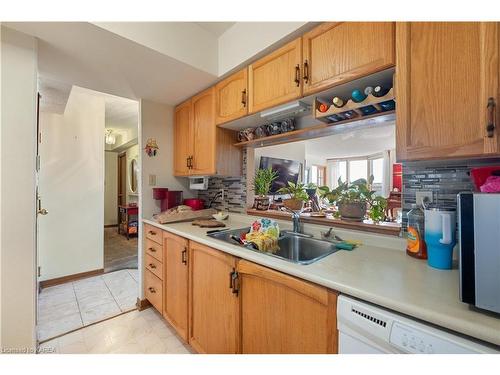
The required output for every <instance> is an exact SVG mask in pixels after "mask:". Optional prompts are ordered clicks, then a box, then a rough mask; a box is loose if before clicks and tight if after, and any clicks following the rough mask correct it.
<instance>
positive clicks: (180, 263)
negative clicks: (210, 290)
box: [163, 232, 189, 340]
mask: <svg viewBox="0 0 500 375" xmlns="http://www.w3.org/2000/svg"><path fill="white" fill-rule="evenodd" d="M163 250H164V254H163V256H164V259H165V263H164V276H163V280H164V283H165V284H164V299H165V300H164V303H163V306H164V316H165V319H167V320H168V321H169V323H170V324H172V325H173V326H174V328H175V329H176V330H177V333H178V334H179V336H181V337H182V338H183V339H184V340H187V337H188V277H189V275H188V259H187V257H188V241H187V240H186V239H185V238H182V237H179V236H176V235H173V234H171V233H168V232H164V234H163Z"/></svg>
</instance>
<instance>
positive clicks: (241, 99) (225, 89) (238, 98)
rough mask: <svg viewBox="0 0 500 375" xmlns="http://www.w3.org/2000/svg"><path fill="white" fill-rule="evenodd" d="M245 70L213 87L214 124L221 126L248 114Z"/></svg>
mask: <svg viewBox="0 0 500 375" xmlns="http://www.w3.org/2000/svg"><path fill="white" fill-rule="evenodd" d="M247 71H248V70H247V68H245V69H243V70H240V71H239V72H238V73H235V74H233V75H232V76H230V77H228V78H226V79H225V80H223V81H221V82H219V83H218V84H217V85H215V123H216V124H222V123H224V122H228V121H231V120H235V119H237V118H240V117H243V116H245V115H246V114H247V113H248V87H247V84H248V75H247Z"/></svg>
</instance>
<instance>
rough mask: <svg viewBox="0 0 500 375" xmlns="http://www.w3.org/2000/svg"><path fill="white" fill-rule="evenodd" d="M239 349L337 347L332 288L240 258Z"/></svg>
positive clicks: (270, 351) (323, 350)
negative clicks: (240, 339)
mask: <svg viewBox="0 0 500 375" xmlns="http://www.w3.org/2000/svg"><path fill="white" fill-rule="evenodd" d="M237 270H238V274H239V279H240V299H241V302H240V303H241V306H240V308H241V338H242V342H241V345H242V353H243V354H250V353H252V354H259V353H261V354H263V353H265V354H281V353H283V354H284V353H286V354H313V353H320V354H321V353H323V354H324V353H337V339H338V338H337V317H336V306H337V294H336V293H335V292H333V291H331V290H328V289H327V288H325V287H321V286H318V285H314V284H311V283H309V282H306V281H303V280H300V279H296V278H294V277H292V276H288V275H285V274H283V273H281V272H277V271H274V270H271V269H269V268H265V267H262V266H259V265H257V264H254V263H251V262H248V261H245V260H240V261H239V262H238V268H237Z"/></svg>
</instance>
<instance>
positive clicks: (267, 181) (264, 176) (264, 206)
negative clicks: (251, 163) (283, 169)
mask: <svg viewBox="0 0 500 375" xmlns="http://www.w3.org/2000/svg"><path fill="white" fill-rule="evenodd" d="M277 178H278V173H277V172H275V171H273V170H272V169H271V167H269V168H266V169H259V170H257V172H255V176H254V178H253V182H252V185H253V191H254V193H255V198H254V204H253V207H254V208H255V209H257V210H260V211H267V210H268V209H269V195H268V194H269V191H270V190H271V185H272V183H273V181H274V180H276V179H277Z"/></svg>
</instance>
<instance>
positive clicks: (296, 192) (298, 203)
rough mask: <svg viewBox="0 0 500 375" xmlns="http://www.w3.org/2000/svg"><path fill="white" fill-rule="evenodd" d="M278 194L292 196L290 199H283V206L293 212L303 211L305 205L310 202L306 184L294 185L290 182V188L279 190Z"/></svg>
mask: <svg viewBox="0 0 500 375" xmlns="http://www.w3.org/2000/svg"><path fill="white" fill-rule="evenodd" d="M278 193H280V194H287V195H289V196H290V198H288V199H283V205H284V206H285V207H286V208H288V209H290V210H292V211H302V208H303V207H304V203H305V202H307V201H308V200H309V196H308V195H307V193H306V189H305V187H304V184H300V183H297V184H294V183H293V182H290V181H288V186H285V187H282V188H281V189H279V190H278Z"/></svg>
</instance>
